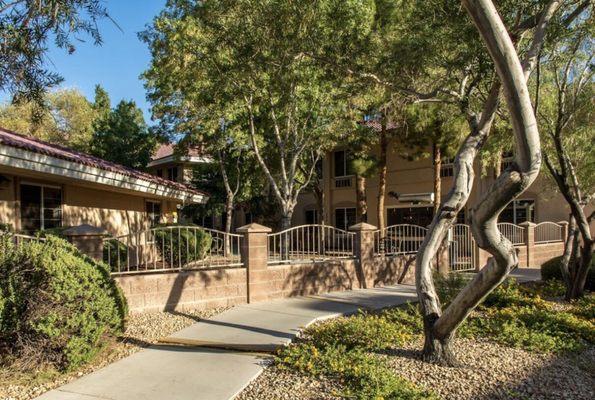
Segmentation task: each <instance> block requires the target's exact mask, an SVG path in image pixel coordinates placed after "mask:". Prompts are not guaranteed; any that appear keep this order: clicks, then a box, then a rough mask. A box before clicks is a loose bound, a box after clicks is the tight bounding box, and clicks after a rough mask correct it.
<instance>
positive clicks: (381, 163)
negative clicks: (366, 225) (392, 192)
mask: <svg viewBox="0 0 595 400" xmlns="http://www.w3.org/2000/svg"><path fill="white" fill-rule="evenodd" d="M381 125H382V126H381V129H380V157H379V160H378V229H380V235H384V233H385V232H384V229H385V228H386V222H385V216H384V201H385V198H386V153H387V151H388V138H387V135H386V117H384V116H383V117H382V122H381Z"/></svg>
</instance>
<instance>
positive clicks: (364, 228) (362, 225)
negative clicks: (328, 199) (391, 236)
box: [349, 222, 378, 232]
mask: <svg viewBox="0 0 595 400" xmlns="http://www.w3.org/2000/svg"><path fill="white" fill-rule="evenodd" d="M377 229H378V228H377V227H375V226H374V225H372V224H368V223H366V222H360V223H359V224H355V225H352V226H350V227H349V230H350V231H362V232H363V231H375V230H377Z"/></svg>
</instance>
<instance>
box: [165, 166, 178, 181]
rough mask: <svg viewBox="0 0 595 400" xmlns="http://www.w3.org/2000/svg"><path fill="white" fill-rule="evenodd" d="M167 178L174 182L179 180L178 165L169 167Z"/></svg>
mask: <svg viewBox="0 0 595 400" xmlns="http://www.w3.org/2000/svg"><path fill="white" fill-rule="evenodd" d="M167 179H169V180H170V181H173V182H177V181H178V167H170V168H168V169H167Z"/></svg>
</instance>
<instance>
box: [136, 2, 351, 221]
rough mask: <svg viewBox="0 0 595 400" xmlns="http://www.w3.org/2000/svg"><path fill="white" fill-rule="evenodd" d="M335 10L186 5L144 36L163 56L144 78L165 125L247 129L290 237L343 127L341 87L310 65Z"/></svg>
mask: <svg viewBox="0 0 595 400" xmlns="http://www.w3.org/2000/svg"><path fill="white" fill-rule="evenodd" d="M326 5H328V4H327V2H318V1H311V2H310V1H309V2H308V4H300V5H297V4H295V3H294V2H291V1H272V0H269V1H256V0H242V1H229V0H228V1H205V2H200V3H194V2H189V1H180V2H175V3H172V4H169V6H168V8H167V9H166V10H165V11H163V12H162V13H161V14H160V15H159V17H157V18H156V20H155V21H154V23H153V26H152V28H151V29H149V30H148V31H146V32H144V33H143V34H142V37H143V39H144V40H145V41H146V42H147V43H148V44H149V46H150V48H151V51H152V54H153V61H152V64H151V68H150V69H149V70H148V71H147V72H146V73H145V75H144V76H145V79H146V80H147V87H148V89H149V91H150V95H149V98H150V99H151V101H152V102H153V104H154V112H156V116H158V117H160V118H164V124H171V125H172V126H176V129H180V128H181V127H182V125H184V126H186V127H188V126H189V125H193V124H199V125H205V126H213V125H215V124H214V123H213V120H217V121H218V120H220V119H221V118H224V119H225V121H230V122H232V123H233V124H234V125H237V126H241V127H243V129H244V132H245V133H246V137H247V138H248V139H249V143H250V146H251V152H252V154H253V155H254V157H255V159H256V161H257V163H258V165H259V166H260V168H261V170H262V172H263V174H264V176H265V178H266V180H267V182H268V184H269V186H270V189H271V191H272V192H273V194H274V196H275V198H276V199H277V202H278V203H279V206H280V209H281V214H282V218H281V219H282V221H281V227H282V228H287V227H289V226H290V223H291V218H292V214H293V210H294V207H295V205H296V203H297V198H298V195H299V194H300V192H301V191H302V190H303V189H304V187H306V186H308V184H309V182H310V180H311V179H312V176H313V175H314V172H315V169H316V164H317V162H318V160H319V159H320V158H321V156H322V155H323V154H324V152H325V151H326V150H328V149H330V148H331V147H332V146H333V145H334V143H335V140H336V138H337V136H338V134H339V132H340V131H341V129H339V127H338V126H337V125H338V121H343V119H341V118H340V116H342V113H343V112H344V109H343V106H342V102H341V101H340V100H341V94H342V93H341V87H340V82H338V81H337V80H335V79H332V77H330V76H329V75H328V74H326V73H325V71H324V70H322V69H321V68H320V67H319V66H318V65H317V64H316V63H314V62H312V60H311V59H310V58H309V57H307V53H309V52H311V51H312V48H315V47H319V46H321V45H323V43H321V42H319V41H320V40H321V38H324V37H326V36H325V35H323V34H322V29H323V28H324V26H323V25H324V21H328V18H329V15H328V14H326V13H327V12H328V10H327V8H326ZM213 103H215V105H213ZM206 110H208V111H207V112H205V111H206ZM209 111H214V112H213V113H211V112H209Z"/></svg>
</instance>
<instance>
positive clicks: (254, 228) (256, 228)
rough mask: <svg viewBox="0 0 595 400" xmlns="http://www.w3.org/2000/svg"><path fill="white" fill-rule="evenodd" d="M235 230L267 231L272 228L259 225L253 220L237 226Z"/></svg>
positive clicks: (246, 231)
mask: <svg viewBox="0 0 595 400" xmlns="http://www.w3.org/2000/svg"><path fill="white" fill-rule="evenodd" d="M236 231H237V232H238V233H269V232H272V231H273V230H272V229H271V228H269V227H268V226H264V225H260V224H257V223H255V222H253V223H251V224H248V225H244V226H241V227H239V228H238V229H236Z"/></svg>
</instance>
